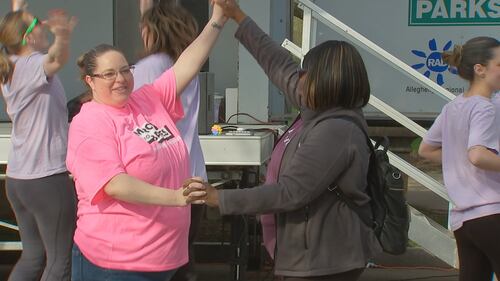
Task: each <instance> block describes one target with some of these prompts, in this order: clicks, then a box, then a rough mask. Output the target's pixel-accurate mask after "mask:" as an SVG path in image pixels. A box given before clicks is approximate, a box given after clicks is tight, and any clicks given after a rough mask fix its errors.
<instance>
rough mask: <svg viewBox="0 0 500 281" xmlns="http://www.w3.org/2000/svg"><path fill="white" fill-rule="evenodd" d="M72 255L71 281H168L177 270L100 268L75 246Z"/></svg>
mask: <svg viewBox="0 0 500 281" xmlns="http://www.w3.org/2000/svg"><path fill="white" fill-rule="evenodd" d="M72 255H73V257H72V258H73V260H72V268H71V274H72V276H71V280H72V281H169V280H170V278H172V276H173V275H174V273H175V271H176V270H177V269H173V270H168V271H159V272H140V271H126V270H114V269H107V268H102V267H99V266H97V265H95V264H93V263H91V262H90V261H89V260H88V259H87V258H85V256H84V255H83V254H82V252H81V251H80V249H79V248H78V246H77V245H76V244H75V245H73V251H72Z"/></svg>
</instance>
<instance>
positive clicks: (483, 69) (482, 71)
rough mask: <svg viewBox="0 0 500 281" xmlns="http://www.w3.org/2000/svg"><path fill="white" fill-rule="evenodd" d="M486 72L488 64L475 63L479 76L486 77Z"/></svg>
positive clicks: (476, 73) (475, 69)
mask: <svg viewBox="0 0 500 281" xmlns="http://www.w3.org/2000/svg"><path fill="white" fill-rule="evenodd" d="M485 72H486V66H484V65H482V64H479V63H476V64H475V65H474V75H475V76H477V77H479V78H484V75H485Z"/></svg>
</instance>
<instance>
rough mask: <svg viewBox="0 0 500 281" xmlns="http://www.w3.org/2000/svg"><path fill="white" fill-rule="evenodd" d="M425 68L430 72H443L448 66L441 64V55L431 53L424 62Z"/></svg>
mask: <svg viewBox="0 0 500 281" xmlns="http://www.w3.org/2000/svg"><path fill="white" fill-rule="evenodd" d="M425 64H426V65H427V68H428V69H429V70H430V71H432V72H444V71H446V70H447V69H448V67H449V66H448V65H447V64H446V63H444V62H443V58H442V57H441V53H439V52H433V53H431V54H430V55H429V56H428V57H427V60H426V62H425Z"/></svg>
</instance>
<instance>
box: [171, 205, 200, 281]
mask: <svg viewBox="0 0 500 281" xmlns="http://www.w3.org/2000/svg"><path fill="white" fill-rule="evenodd" d="M205 209H206V206H205V205H191V225H190V226H189V245H188V246H189V262H188V263H187V264H185V265H184V266H182V267H180V268H179V269H177V272H176V273H175V275H174V277H172V279H171V281H196V280H197V276H196V272H195V261H194V245H193V243H194V240H195V238H196V234H197V233H198V229H199V228H200V223H201V219H202V218H203V214H204V213H205Z"/></svg>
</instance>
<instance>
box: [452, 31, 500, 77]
mask: <svg viewBox="0 0 500 281" xmlns="http://www.w3.org/2000/svg"><path fill="white" fill-rule="evenodd" d="M499 46H500V43H499V41H498V40H497V39H495V38H492V37H486V36H482V37H475V38H472V39H470V40H469V41H467V42H466V43H465V44H464V45H455V46H454V48H453V51H451V52H443V54H442V56H443V61H444V62H445V63H447V64H449V65H451V66H455V67H456V68H457V69H458V75H460V77H462V78H463V79H465V80H467V81H469V82H472V81H473V80H474V73H475V72H474V65H476V64H481V65H487V64H488V62H489V61H490V60H491V59H492V58H493V49H495V48H497V47H499Z"/></svg>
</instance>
